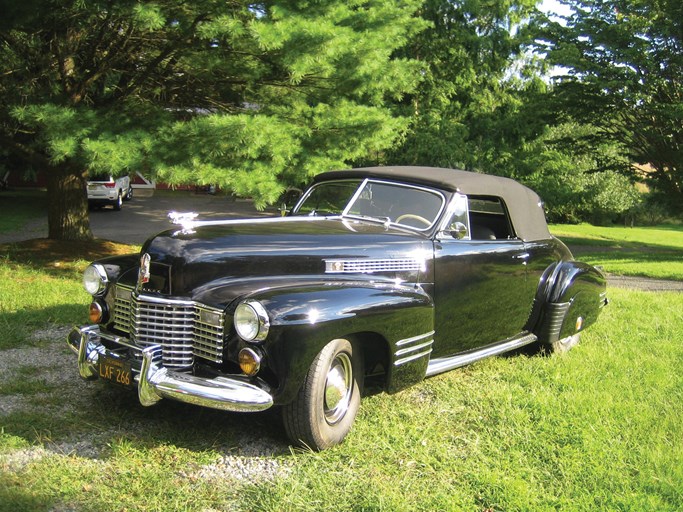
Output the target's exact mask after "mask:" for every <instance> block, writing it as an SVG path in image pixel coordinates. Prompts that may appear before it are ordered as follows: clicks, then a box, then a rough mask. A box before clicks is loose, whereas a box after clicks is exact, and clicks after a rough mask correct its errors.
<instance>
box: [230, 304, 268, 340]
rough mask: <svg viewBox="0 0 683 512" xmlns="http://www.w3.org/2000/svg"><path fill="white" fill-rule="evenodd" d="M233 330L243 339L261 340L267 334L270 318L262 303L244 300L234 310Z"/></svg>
mask: <svg viewBox="0 0 683 512" xmlns="http://www.w3.org/2000/svg"><path fill="white" fill-rule="evenodd" d="M233 322H234V324H235V330H236V331H237V334H238V335H239V337H240V338H242V339H243V340H244V341H263V340H265V339H266V336H268V330H269V329H270V319H269V318H268V312H267V311H266V308H264V307H263V305H262V304H261V303H260V302H258V301H255V300H245V301H244V302H242V303H241V304H240V305H239V306H237V309H236V310H235V316H234V317H233Z"/></svg>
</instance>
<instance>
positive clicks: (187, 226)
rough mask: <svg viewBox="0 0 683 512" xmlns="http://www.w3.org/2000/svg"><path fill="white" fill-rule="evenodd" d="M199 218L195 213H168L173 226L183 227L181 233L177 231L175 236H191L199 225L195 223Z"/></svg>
mask: <svg viewBox="0 0 683 512" xmlns="http://www.w3.org/2000/svg"><path fill="white" fill-rule="evenodd" d="M197 217H198V214H197V213H195V212H176V211H172V212H168V220H170V221H171V223H172V224H176V225H180V226H182V229H181V230H180V231H176V232H175V233H174V235H178V234H185V235H191V234H192V233H194V232H195V231H194V229H193V228H194V227H195V226H196V224H197V223H196V221H195V219H196V218H197Z"/></svg>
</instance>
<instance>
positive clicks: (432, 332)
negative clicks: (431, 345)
mask: <svg viewBox="0 0 683 512" xmlns="http://www.w3.org/2000/svg"><path fill="white" fill-rule="evenodd" d="M434 332H435V331H429V332H426V333H424V334H419V335H418V336H413V337H412V338H406V339H404V340H399V341H397V342H396V346H397V347H400V346H402V345H407V344H408V343H413V342H414V341H420V340H423V339H425V338H428V337H429V336H434Z"/></svg>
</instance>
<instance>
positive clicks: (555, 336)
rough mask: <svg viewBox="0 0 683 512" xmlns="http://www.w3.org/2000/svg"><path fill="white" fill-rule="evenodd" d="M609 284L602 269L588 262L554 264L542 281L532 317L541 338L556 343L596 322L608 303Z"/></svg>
mask: <svg viewBox="0 0 683 512" xmlns="http://www.w3.org/2000/svg"><path fill="white" fill-rule="evenodd" d="M606 284H607V281H606V279H605V276H604V275H603V274H602V272H600V271H599V270H598V269H596V268H595V267H593V266H591V265H587V264H586V263H581V262H578V261H561V262H558V263H555V264H553V265H551V266H550V267H549V268H548V269H547V270H546V272H545V273H544V275H543V278H541V281H540V283H539V288H538V292H537V295H536V304H535V308H534V309H535V311H534V313H532V319H531V323H532V325H534V326H535V327H534V328H533V329H532V330H533V331H534V332H535V333H536V335H537V336H538V338H539V341H541V342H542V343H553V342H555V341H557V340H559V339H564V338H566V337H568V336H572V335H574V334H577V333H579V332H581V331H583V330H584V329H586V328H587V327H590V326H591V325H593V324H594V323H595V321H596V320H597V319H598V316H599V314H600V310H601V308H602V307H604V306H605V305H606V304H607V298H606V297H607V294H606Z"/></svg>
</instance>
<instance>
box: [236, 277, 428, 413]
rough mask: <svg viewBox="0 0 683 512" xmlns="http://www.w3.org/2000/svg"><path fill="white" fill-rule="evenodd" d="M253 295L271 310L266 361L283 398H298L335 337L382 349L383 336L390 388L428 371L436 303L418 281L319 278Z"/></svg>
mask: <svg viewBox="0 0 683 512" xmlns="http://www.w3.org/2000/svg"><path fill="white" fill-rule="evenodd" d="M247 298H249V299H255V300H258V301H259V302H261V304H263V306H265V308H266V310H267V311H268V315H269V319H270V332H269V335H268V338H267V339H266V341H265V343H264V351H265V353H266V358H265V359H264V364H266V365H267V366H268V368H269V369H270V370H271V371H272V372H273V373H274V374H275V375H276V377H277V380H278V386H277V390H276V393H275V401H276V403H280V404H283V403H287V402H289V401H291V400H293V399H294V397H295V396H296V393H297V392H298V390H299V388H300V387H301V385H302V383H303V380H304V377H305V376H306V373H307V372H308V369H309V367H310V366H311V364H312V363H313V360H314V359H315V357H316V355H317V354H318V353H319V352H320V351H321V350H322V349H323V347H324V346H325V345H327V343H329V342H330V341H331V340H333V339H336V338H350V339H353V340H355V341H357V342H358V343H359V344H360V346H361V348H362V349H363V351H364V352H366V353H367V352H368V351H370V350H373V351H374V350H375V347H374V344H375V342H376V340H378V339H379V340H383V342H384V345H385V346H384V347H382V353H384V354H386V358H387V360H385V361H382V363H383V366H384V367H385V370H386V377H387V380H386V390H387V391H397V390H399V389H403V388H405V387H408V386H410V385H412V384H414V383H416V382H418V381H420V380H422V379H423V378H424V376H425V372H426V369H427V363H428V361H429V353H430V352H431V342H432V340H433V329H434V327H433V326H434V307H433V303H432V300H431V298H430V297H429V296H428V295H427V294H426V293H425V292H424V291H423V290H422V289H421V288H420V287H419V286H414V285H409V286H403V285H398V286H396V285H393V286H392V285H385V284H374V285H373V284H370V283H366V282H362V283H357V284H351V283H348V282H346V283H327V284H325V283H320V284H318V285H316V286H312V285H309V286H301V287H293V288H288V289H282V288H279V289H274V290H269V291H262V292H256V293H253V294H250V295H248V296H245V297H242V299H247ZM237 302H239V301H236V303H237ZM236 303H235V304H236ZM411 356H415V357H414V358H411Z"/></svg>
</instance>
